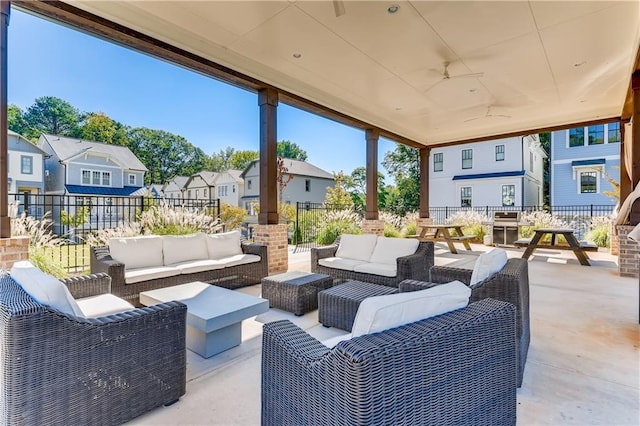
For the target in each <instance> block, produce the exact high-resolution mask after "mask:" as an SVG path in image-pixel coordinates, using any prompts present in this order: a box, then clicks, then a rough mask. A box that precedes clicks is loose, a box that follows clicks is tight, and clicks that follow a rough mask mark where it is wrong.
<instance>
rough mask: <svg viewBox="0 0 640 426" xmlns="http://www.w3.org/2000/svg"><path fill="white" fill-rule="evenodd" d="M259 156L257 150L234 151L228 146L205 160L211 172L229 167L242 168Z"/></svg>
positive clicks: (221, 170)
mask: <svg viewBox="0 0 640 426" xmlns="http://www.w3.org/2000/svg"><path fill="white" fill-rule="evenodd" d="M259 156H260V153H259V152H258V151H250V150H246V151H236V150H235V148H232V147H230V146H228V147H226V148H225V149H221V150H220V151H219V152H217V153H214V154H213V155H212V156H211V157H210V158H209V159H208V161H207V165H206V168H207V170H211V171H212V172H224V171H226V170H229V169H235V170H244V169H246V168H247V166H248V165H249V164H250V163H251V162H252V161H253V160H257V159H258V157H259Z"/></svg>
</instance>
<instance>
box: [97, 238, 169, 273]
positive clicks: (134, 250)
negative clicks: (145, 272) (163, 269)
mask: <svg viewBox="0 0 640 426" xmlns="http://www.w3.org/2000/svg"><path fill="white" fill-rule="evenodd" d="M109 254H111V257H112V258H114V259H115V260H117V261H118V262H120V263H124V267H125V269H138V268H149V267H151V266H162V265H163V257H162V237H160V236H159V235H149V236H144V237H124V238H111V239H110V240H109Z"/></svg>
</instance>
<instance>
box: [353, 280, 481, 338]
mask: <svg viewBox="0 0 640 426" xmlns="http://www.w3.org/2000/svg"><path fill="white" fill-rule="evenodd" d="M469 296H471V289H470V288H469V287H467V286H466V285H464V284H463V283H461V282H460V281H453V282H450V283H447V284H442V285H438V286H435V287H432V288H428V289H426V290H420V291H413V292H408V293H396V294H388V295H385V296H374V297H368V298H366V299H365V300H363V301H362V303H360V306H359V307H358V312H357V314H356V318H355V320H354V322H353V328H352V329H351V334H352V335H353V337H358V336H362V335H364V334H370V333H377V332H380V331H384V330H388V329H391V328H395V327H399V326H401V325H404V324H409V323H412V322H416V321H419V320H422V319H425V318H429V317H433V316H436V315H440V314H444V313H445V312H449V311H453V310H456V309H460V308H464V307H465V306H467V305H468V304H469Z"/></svg>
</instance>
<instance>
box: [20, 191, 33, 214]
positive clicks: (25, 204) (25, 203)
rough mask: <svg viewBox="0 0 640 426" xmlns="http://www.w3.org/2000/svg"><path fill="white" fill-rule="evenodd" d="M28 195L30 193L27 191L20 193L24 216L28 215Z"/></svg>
mask: <svg viewBox="0 0 640 426" xmlns="http://www.w3.org/2000/svg"><path fill="white" fill-rule="evenodd" d="M29 195H31V193H30V192H29V191H24V192H23V193H22V196H23V197H24V214H25V216H29V204H30V201H31V200H29Z"/></svg>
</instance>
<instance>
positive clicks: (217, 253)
mask: <svg viewBox="0 0 640 426" xmlns="http://www.w3.org/2000/svg"><path fill="white" fill-rule="evenodd" d="M140 257H142V258H140ZM99 272H104V273H107V274H108V275H109V276H111V279H112V281H111V291H112V293H113V294H115V295H116V296H118V297H121V298H123V299H125V300H127V301H129V302H131V303H133V304H134V305H136V306H139V294H140V292H143V291H147V290H155V289H158V288H163V287H169V286H173V285H178V284H185V283H189V282H193V281H204V282H207V283H211V284H215V285H217V286H220V287H225V288H230V289H235V288H239V287H244V286H247V285H252V284H258V283H260V280H261V279H262V278H264V277H266V276H267V275H268V259H267V247H266V246H264V245H259V244H247V243H245V242H244V241H242V240H241V237H240V233H239V232H237V231H232V232H227V233H222V234H208V235H205V234H192V235H184V236H162V237H161V236H144V237H130V238H118V239H111V240H109V246H108V247H92V249H91V273H99Z"/></svg>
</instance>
